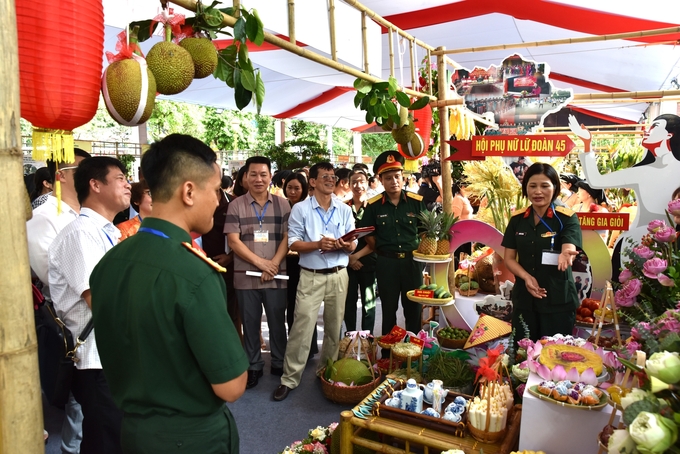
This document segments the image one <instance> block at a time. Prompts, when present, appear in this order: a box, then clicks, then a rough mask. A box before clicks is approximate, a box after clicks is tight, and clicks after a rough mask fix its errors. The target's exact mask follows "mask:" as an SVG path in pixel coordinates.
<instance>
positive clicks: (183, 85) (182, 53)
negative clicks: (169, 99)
mask: <svg viewBox="0 0 680 454" xmlns="http://www.w3.org/2000/svg"><path fill="white" fill-rule="evenodd" d="M146 62H147V63H148V65H149V69H150V70H151V72H152V73H153V75H154V77H155V78H156V90H158V93H161V94H164V95H174V94H177V93H181V92H183V91H184V90H186V89H187V87H189V85H191V81H192V80H193V79H194V61H193V60H192V59H191V55H190V54H189V52H187V51H186V50H185V49H183V48H182V47H180V46H178V45H177V44H175V43H172V42H169V41H163V42H160V43H156V44H155V45H154V46H153V47H152V48H151V50H149V53H148V54H147V55H146Z"/></svg>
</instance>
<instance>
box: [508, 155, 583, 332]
mask: <svg viewBox="0 0 680 454" xmlns="http://www.w3.org/2000/svg"><path fill="white" fill-rule="evenodd" d="M559 192H560V178H559V176H558V174H557V172H556V171H555V169H553V168H552V167H551V166H550V165H548V164H543V163H536V164H534V165H532V166H531V167H529V169H528V170H527V171H526V174H525V175H524V180H523V182H522V194H523V195H524V196H525V197H526V198H527V199H528V200H529V201H530V202H531V205H530V206H529V207H527V208H525V209H523V210H519V211H517V212H515V213H514V215H513V216H512V218H511V219H510V222H509V223H508V227H507V229H506V230H505V235H504V236H503V243H502V245H503V246H504V247H505V255H504V259H505V264H506V266H507V268H508V270H510V272H512V273H513V274H514V275H515V278H516V279H515V287H514V288H513V291H512V303H513V307H514V308H513V315H512V327H513V329H514V330H515V340H519V339H522V338H524V337H527V336H530V337H531V339H532V340H537V339H540V338H541V337H543V336H551V335H553V334H557V333H561V334H571V332H572V330H573V328H574V323H575V321H576V308H577V307H578V306H579V300H578V295H577V292H576V286H575V284H574V278H573V276H572V273H571V265H572V263H573V261H574V257H576V255H578V252H577V251H576V248H579V247H581V227H580V225H579V222H578V217H577V216H576V214H575V213H574V212H573V211H571V210H569V209H568V208H565V207H560V206H557V207H556V206H555V204H554V201H555V199H556V198H557V196H558V195H559ZM520 317H521V318H523V320H524V323H525V324H526V325H527V326H528V328H529V333H525V332H524V328H523V324H522V323H521V322H520Z"/></svg>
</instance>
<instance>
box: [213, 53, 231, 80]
mask: <svg viewBox="0 0 680 454" xmlns="http://www.w3.org/2000/svg"><path fill="white" fill-rule="evenodd" d="M227 68H230V66H229V65H228V64H227V63H226V62H225V61H224V60H223V59H221V58H218V59H217V66H216V67H215V72H213V76H215V79H219V80H221V81H224V82H226V81H227V71H228V69H227Z"/></svg>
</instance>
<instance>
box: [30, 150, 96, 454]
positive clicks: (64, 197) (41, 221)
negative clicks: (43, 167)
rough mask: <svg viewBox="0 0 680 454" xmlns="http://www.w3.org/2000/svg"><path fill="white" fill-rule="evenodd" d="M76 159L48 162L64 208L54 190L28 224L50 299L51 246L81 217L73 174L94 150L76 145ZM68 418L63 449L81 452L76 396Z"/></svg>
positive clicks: (34, 261) (34, 264) (33, 259)
mask: <svg viewBox="0 0 680 454" xmlns="http://www.w3.org/2000/svg"><path fill="white" fill-rule="evenodd" d="M73 151H74V155H75V161H74V162H71V163H62V164H60V165H59V168H57V165H56V163H55V162H54V161H48V162H47V169H48V170H49V172H50V177H51V179H52V181H55V182H56V181H58V182H59V184H60V185H61V210H58V205H59V201H58V200H57V198H56V197H55V196H54V192H51V193H50V194H45V196H46V200H45V202H43V203H42V204H41V205H40V206H38V207H36V208H35V209H34V210H33V217H32V218H31V219H30V220H29V221H28V222H27V223H26V237H27V240H28V260H29V262H30V264H31V269H32V270H33V272H34V273H35V275H36V276H38V279H40V282H42V284H43V287H42V292H43V294H44V295H45V297H47V298H49V297H50V293H49V287H48V284H49V282H48V279H47V249H48V248H49V247H50V245H51V244H52V242H53V241H54V238H55V237H56V236H57V234H58V233H59V232H61V230H62V229H63V228H64V227H66V226H67V225H68V224H70V223H71V221H73V220H74V219H75V218H77V217H78V213H79V212H80V203H79V202H78V195H77V194H76V188H75V185H74V184H73V174H74V173H75V171H76V168H77V167H78V164H80V161H82V160H83V159H85V158H89V157H90V153H88V152H86V151H83V150H81V149H80V148H75V149H74V150H73ZM64 412H65V416H66V417H65V418H64V422H63V424H62V427H61V452H62V453H64V454H78V453H79V452H80V441H81V439H82V438H83V426H82V423H83V412H82V410H81V409H80V404H79V403H78V402H76V400H75V399H74V398H73V395H70V396H69V400H68V401H67V402H66V406H65V408H64Z"/></svg>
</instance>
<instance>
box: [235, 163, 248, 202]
mask: <svg viewBox="0 0 680 454" xmlns="http://www.w3.org/2000/svg"><path fill="white" fill-rule="evenodd" d="M245 176H246V166H243V167H241V168H240V169H238V173H237V174H236V179H235V180H234V190H233V191H232V192H233V193H234V197H241V196H242V195H244V194H245V193H246V192H248V191H246V190H245V188H244V187H243V177H245Z"/></svg>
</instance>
